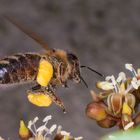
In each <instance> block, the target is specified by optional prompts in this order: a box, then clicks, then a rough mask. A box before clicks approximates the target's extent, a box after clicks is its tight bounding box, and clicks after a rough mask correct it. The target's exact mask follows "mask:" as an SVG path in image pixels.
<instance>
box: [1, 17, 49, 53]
mask: <svg viewBox="0 0 140 140" xmlns="http://www.w3.org/2000/svg"><path fill="white" fill-rule="evenodd" d="M4 17H5V18H6V19H7V20H8V21H10V22H11V23H12V24H13V25H15V26H16V27H17V28H19V29H20V30H21V31H22V32H24V33H25V34H26V35H28V36H29V37H31V38H32V39H33V40H35V41H36V42H37V43H39V44H40V45H41V46H42V47H43V48H44V49H46V50H49V49H50V48H49V47H48V45H47V42H46V41H45V40H44V39H43V38H42V37H41V36H39V35H38V34H37V33H35V32H33V31H32V30H30V29H29V28H26V27H24V26H23V25H22V24H21V23H19V22H18V21H17V20H15V19H13V18H11V17H9V16H7V15H4Z"/></svg>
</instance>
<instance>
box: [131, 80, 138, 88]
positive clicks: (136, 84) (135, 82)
mask: <svg viewBox="0 0 140 140" xmlns="http://www.w3.org/2000/svg"><path fill="white" fill-rule="evenodd" d="M131 84H132V86H133V88H134V89H138V88H139V86H140V80H137V78H136V77H133V79H132V81H131Z"/></svg>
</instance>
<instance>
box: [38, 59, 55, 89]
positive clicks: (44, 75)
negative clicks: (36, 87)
mask: <svg viewBox="0 0 140 140" xmlns="http://www.w3.org/2000/svg"><path fill="white" fill-rule="evenodd" d="M52 76H53V67H52V64H51V63H49V62H48V61H46V60H41V61H40V64H39V69H38V75H37V82H38V84H40V85H41V86H44V87H45V86H47V85H48V83H49V82H50V80H51V78H52Z"/></svg>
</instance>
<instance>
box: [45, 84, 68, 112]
mask: <svg viewBox="0 0 140 140" xmlns="http://www.w3.org/2000/svg"><path fill="white" fill-rule="evenodd" d="M45 93H46V94H48V95H49V96H50V97H51V99H52V101H53V102H54V103H55V104H56V105H58V106H59V107H61V108H62V109H63V112H64V113H66V109H65V106H64V103H63V102H62V100H61V99H60V98H59V97H58V96H56V94H55V89H54V88H53V87H52V86H51V85H49V86H48V87H47V89H46V91H45Z"/></svg>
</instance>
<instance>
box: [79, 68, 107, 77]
mask: <svg viewBox="0 0 140 140" xmlns="http://www.w3.org/2000/svg"><path fill="white" fill-rule="evenodd" d="M80 67H81V68H87V69H89V70H90V71H92V72H95V73H96V74H98V75H99V76H101V77H105V76H104V75H103V74H101V73H100V72H98V71H96V70H94V69H92V68H90V67H88V66H80Z"/></svg>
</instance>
